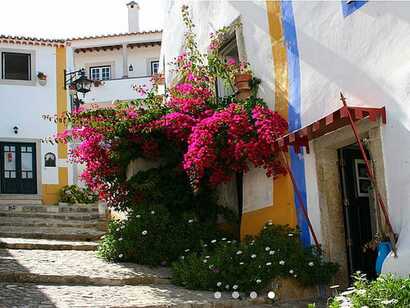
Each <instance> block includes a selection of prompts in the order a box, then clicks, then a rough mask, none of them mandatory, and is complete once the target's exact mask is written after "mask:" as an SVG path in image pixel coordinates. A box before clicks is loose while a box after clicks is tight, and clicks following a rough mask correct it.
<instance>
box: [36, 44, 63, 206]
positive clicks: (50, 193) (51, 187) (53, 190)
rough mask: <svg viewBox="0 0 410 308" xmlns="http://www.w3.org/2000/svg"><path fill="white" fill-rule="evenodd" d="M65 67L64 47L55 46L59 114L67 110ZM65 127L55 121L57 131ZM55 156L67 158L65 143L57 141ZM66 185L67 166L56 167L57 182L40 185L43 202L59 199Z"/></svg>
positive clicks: (52, 202)
mask: <svg viewBox="0 0 410 308" xmlns="http://www.w3.org/2000/svg"><path fill="white" fill-rule="evenodd" d="M65 68H66V49H65V48H64V47H57V48H56V74H57V75H56V87H57V89H56V92H57V95H56V102H57V114H58V115H61V114H62V113H64V112H66V111H67V91H66V90H65V89H64V70H65ZM65 128H66V126H65V124H64V123H60V122H57V132H58V133H61V132H63V131H64V129H65ZM57 153H58V155H57V157H58V158H59V159H67V145H66V144H61V143H59V144H58V145H57ZM65 185H68V168H67V167H58V184H43V185H42V192H43V195H42V201H43V204H56V203H58V199H59V191H60V189H61V188H62V187H63V186H65Z"/></svg>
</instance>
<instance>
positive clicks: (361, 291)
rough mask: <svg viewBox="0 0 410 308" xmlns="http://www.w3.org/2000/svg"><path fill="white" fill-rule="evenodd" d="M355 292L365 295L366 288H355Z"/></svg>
mask: <svg viewBox="0 0 410 308" xmlns="http://www.w3.org/2000/svg"><path fill="white" fill-rule="evenodd" d="M357 294H359V295H365V294H366V290H364V289H361V290H357Z"/></svg>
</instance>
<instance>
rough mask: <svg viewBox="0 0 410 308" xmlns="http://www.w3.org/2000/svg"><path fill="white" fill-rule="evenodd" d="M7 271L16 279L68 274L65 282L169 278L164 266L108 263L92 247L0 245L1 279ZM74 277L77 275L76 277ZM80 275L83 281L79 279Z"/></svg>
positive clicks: (148, 280) (63, 276)
mask: <svg viewBox="0 0 410 308" xmlns="http://www.w3.org/2000/svg"><path fill="white" fill-rule="evenodd" d="M28 274H30V275H28ZM10 275H13V277H14V278H13V279H16V277H21V279H23V280H12V281H16V282H47V283H49V282H50V283H53V282H58V283H64V278H67V281H66V283H73V282H77V283H92V284H99V282H101V284H116V283H115V280H118V283H121V280H124V281H123V282H126V279H129V281H128V283H129V284H134V283H132V282H131V281H132V279H134V278H135V279H136V281H137V282H144V279H143V278H150V279H151V280H150V279H147V280H146V281H145V282H148V283H152V282H153V280H152V279H157V280H158V282H159V281H160V280H161V279H164V278H168V277H169V276H170V273H169V271H168V269H166V268H160V269H151V268H149V267H146V266H141V265H137V264H131V263H107V262H104V261H103V260H101V259H99V258H97V257H96V255H95V252H93V251H72V250H62V251H58V250H55V251H52V250H13V249H0V281H10V279H9V278H8V280H5V279H6V278H4V277H9V276H10ZM28 276H30V277H32V276H36V277H37V278H39V277H40V278H41V276H50V277H51V278H53V277H54V278H55V279H57V278H58V281H53V280H52V279H51V278H50V279H51V280H50V279H47V280H39V279H36V280H34V281H33V280H32V279H31V280H24V277H28ZM1 277H3V278H4V279H3V280H2V279H1ZM73 278H76V279H75V281H73V280H72V279H73ZM81 278H84V279H86V281H82V280H81ZM130 279H131V280H130ZM110 281H111V282H110ZM113 281H114V283H113ZM93 282H94V283H93ZM155 282H157V281H155Z"/></svg>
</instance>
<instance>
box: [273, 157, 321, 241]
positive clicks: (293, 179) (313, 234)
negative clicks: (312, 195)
mask: <svg viewBox="0 0 410 308" xmlns="http://www.w3.org/2000/svg"><path fill="white" fill-rule="evenodd" d="M280 152H281V153H282V159H283V161H284V163H285V168H286V171H287V172H288V173H289V175H290V179H291V180H292V184H293V189H294V190H295V192H296V197H297V198H298V201H299V206H300V207H301V208H302V212H303V216H305V219H306V221H307V223H308V227H309V230H310V233H312V236H313V240H314V242H315V245H316V246H317V247H320V244H319V241H318V240H317V237H316V233H315V230H313V226H312V223H311V222H310V219H309V215H308V213H307V211H306V208H305V204H304V202H303V198H302V194H301V192H300V190H299V189H298V186H297V184H296V180H295V177H294V176H293V173H292V170H291V169H290V167H289V163H288V159H287V158H286V155H285V153H283V150H281V151H280Z"/></svg>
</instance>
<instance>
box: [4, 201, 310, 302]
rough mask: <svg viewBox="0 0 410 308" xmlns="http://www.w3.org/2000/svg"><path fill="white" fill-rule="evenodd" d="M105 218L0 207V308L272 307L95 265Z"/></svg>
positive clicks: (134, 269) (90, 210)
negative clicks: (187, 288) (192, 289)
mask: <svg viewBox="0 0 410 308" xmlns="http://www.w3.org/2000/svg"><path fill="white" fill-rule="evenodd" d="M105 216H106V215H105V213H101V209H100V211H99V210H98V208H97V207H96V206H90V207H81V206H80V207H78V206H77V207H76V206H68V205H67V206H65V205H64V206H42V205H39V204H20V205H15V204H8V205H0V308H8V307H29V308H35V307H43V308H46V307H48V308H54V307H93V308H102V307H139V308H143V307H144V308H148V307H150V308H165V307H177V308H194V307H195V308H200V307H203V308H228V307H229V308H236V307H260V308H262V307H272V305H265V304H263V299H262V300H261V299H258V300H257V301H251V300H249V299H247V298H244V299H243V300H234V299H232V296H231V294H228V293H227V294H222V297H221V298H220V299H215V296H214V293H212V292H202V291H191V290H186V289H183V288H180V287H175V286H173V285H171V283H170V271H169V270H168V269H166V268H157V269H153V268H149V267H145V266H141V265H137V264H132V263H108V262H105V261H103V260H101V259H99V258H98V257H97V256H96V252H95V251H94V250H96V247H97V241H96V240H98V238H100V237H101V235H103V233H104V226H105V225H106V221H105ZM286 307H306V304H305V303H304V304H302V305H299V303H295V304H291V306H286Z"/></svg>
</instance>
